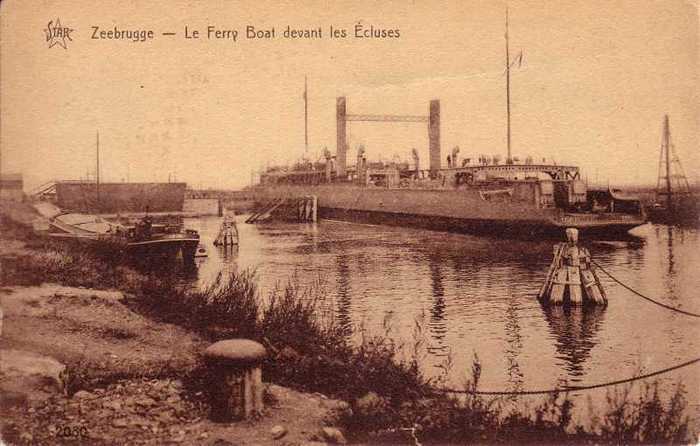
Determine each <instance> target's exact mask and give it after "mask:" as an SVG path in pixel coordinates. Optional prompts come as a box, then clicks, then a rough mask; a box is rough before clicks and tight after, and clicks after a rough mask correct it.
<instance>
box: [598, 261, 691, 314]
mask: <svg viewBox="0 0 700 446" xmlns="http://www.w3.org/2000/svg"><path fill="white" fill-rule="evenodd" d="M591 262H592V263H593V264H594V265H595V266H597V267H598V268H600V270H601V271H603V272H604V273H605V274H606V275H607V276H608V277H610V278H611V279H612V280H614V281H615V282H617V283H618V284H619V285H621V286H622V287H624V288H626V289H627V290H629V291H631V292H633V293H634V294H636V295H637V296H639V297H641V298H642V299H645V300H648V301H649V302H651V303H653V304H656V305H658V306H660V307H664V308H666V309H667V310H671V311H676V312H678V313H681V314H685V315H686V316H692V317H700V314H697V313H691V312H690V311H685V310H681V309H680V308H676V307H672V306H670V305H666V304H664V303H661V302H658V301H656V300H654V299H652V298H651V297H647V296H645V295H643V294H642V293H640V292H638V291H636V290H634V289H632V288H630V287H629V286H627V285H625V284H624V283H622V282H620V281H619V280H618V279H617V278H616V277H615V276H613V275H612V274H610V273H609V272H608V271H607V270H606V269H605V268H603V267H602V266H601V265H600V264H599V263H598V262H596V261H595V260H593V259H591Z"/></svg>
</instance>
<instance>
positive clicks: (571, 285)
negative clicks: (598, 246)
mask: <svg viewBox="0 0 700 446" xmlns="http://www.w3.org/2000/svg"><path fill="white" fill-rule="evenodd" d="M566 236H567V242H564V243H559V244H557V245H555V247H554V258H553V259H552V264H551V265H550V267H549V270H548V272H547V276H546V278H545V282H544V284H543V285H542V288H540V292H539V294H538V298H539V299H540V301H541V302H542V303H543V304H547V305H573V306H577V305H607V297H606V295H605V290H603V286H602V284H601V283H600V280H599V279H598V276H597V275H596V273H595V269H594V267H593V264H592V263H591V255H590V253H589V252H588V250H587V249H586V248H584V247H580V246H578V244H577V243H578V230H576V229H574V228H569V229H567V230H566Z"/></svg>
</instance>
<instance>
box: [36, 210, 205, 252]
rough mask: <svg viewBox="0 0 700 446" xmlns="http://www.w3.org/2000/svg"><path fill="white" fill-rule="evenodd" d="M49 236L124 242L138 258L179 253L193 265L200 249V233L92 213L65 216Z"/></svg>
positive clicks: (54, 221)
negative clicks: (127, 223) (124, 221)
mask: <svg viewBox="0 0 700 446" xmlns="http://www.w3.org/2000/svg"><path fill="white" fill-rule="evenodd" d="M49 235H50V236H51V237H54V238H62V239H72V240H85V241H97V240H105V241H113V242H117V243H122V244H123V245H124V248H125V249H126V251H127V252H128V253H129V254H132V255H134V256H138V257H153V256H157V257H169V258H175V257H176V256H177V255H178V254H180V255H182V258H183V259H184V260H185V261H186V262H191V261H192V260H193V259H194V256H195V254H196V251H197V247H198V246H199V233H197V231H194V230H191V229H186V230H182V229H181V228H180V227H178V226H173V225H154V224H153V222H152V220H151V218H150V217H149V216H146V217H144V218H143V219H141V220H140V221H138V222H137V223H136V225H135V226H125V225H121V224H117V223H112V222H109V221H107V220H105V219H103V218H102V217H99V216H96V215H90V214H79V213H65V214H60V215H57V216H56V217H54V218H52V219H51V220H50V222H49Z"/></svg>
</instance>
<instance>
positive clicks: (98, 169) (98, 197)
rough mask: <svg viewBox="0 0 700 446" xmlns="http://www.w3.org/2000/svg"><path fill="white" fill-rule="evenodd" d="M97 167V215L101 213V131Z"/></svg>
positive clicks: (98, 139)
mask: <svg viewBox="0 0 700 446" xmlns="http://www.w3.org/2000/svg"><path fill="white" fill-rule="evenodd" d="M96 150H97V157H96V160H97V166H96V172H95V179H96V181H97V187H96V189H97V213H98V214H99V213H100V131H99V130H98V131H97V147H96Z"/></svg>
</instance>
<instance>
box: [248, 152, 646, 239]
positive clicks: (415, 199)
mask: <svg viewBox="0 0 700 446" xmlns="http://www.w3.org/2000/svg"><path fill="white" fill-rule="evenodd" d="M347 173H348V176H347V177H343V178H338V177H337V176H336V175H334V172H331V173H330V175H328V176H327V175H325V174H324V171H323V170H319V169H315V168H313V167H312V168H310V169H309V168H306V169H303V168H300V166H297V169H295V170H289V171H286V170H279V169H278V170H272V171H268V172H265V173H263V174H262V175H261V179H260V184H259V185H258V186H257V187H255V188H254V192H255V194H256V197H257V199H258V201H259V202H260V203H261V204H263V203H266V202H275V201H276V200H278V199H280V198H295V197H298V198H301V197H305V196H309V195H315V196H316V197H317V203H318V216H319V218H326V219H339V220H350V221H359V222H366V223H377V224H393V225H405V226H415V227H423V228H428V229H437V230H446V231H453V232H467V233H492V234H497V235H501V236H523V235H524V236H540V235H543V234H551V235H561V234H563V232H564V230H565V229H566V228H568V227H574V228H577V229H579V231H581V232H582V233H583V234H586V235H593V236H596V237H599V238H608V237H618V236H620V235H623V234H626V233H627V231H629V230H630V229H632V228H634V227H636V226H639V225H642V224H644V223H645V221H646V215H645V213H644V210H643V208H642V205H641V202H640V200H639V199H638V198H636V197H633V196H627V195H624V194H623V193H621V192H620V191H618V190H611V189H602V190H589V189H588V188H587V186H586V183H585V182H584V181H582V179H581V178H580V172H579V169H578V168H577V167H575V166H558V165H553V164H490V165H486V164H484V165H476V166H469V165H466V166H464V167H458V168H448V169H442V170H439V171H438V172H437V175H436V176H435V178H432V179H431V178H430V176H429V172H426V171H416V170H411V169H406V166H402V165H400V164H389V165H378V164H370V165H367V167H363V165H362V163H361V164H360V167H359V168H357V167H355V168H351V169H348V171H347ZM328 177H330V178H328Z"/></svg>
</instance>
